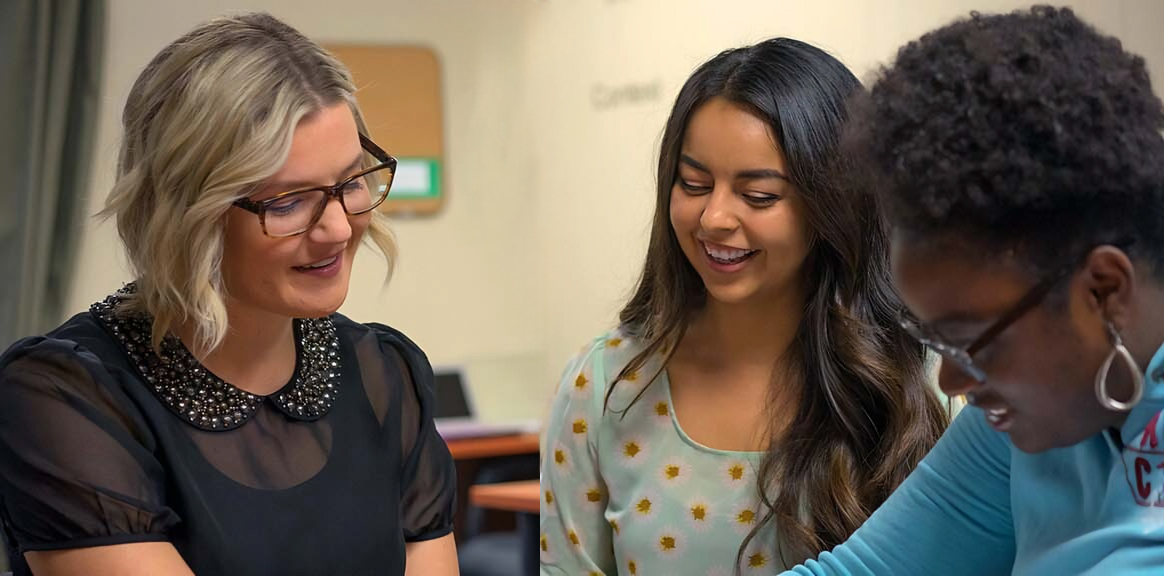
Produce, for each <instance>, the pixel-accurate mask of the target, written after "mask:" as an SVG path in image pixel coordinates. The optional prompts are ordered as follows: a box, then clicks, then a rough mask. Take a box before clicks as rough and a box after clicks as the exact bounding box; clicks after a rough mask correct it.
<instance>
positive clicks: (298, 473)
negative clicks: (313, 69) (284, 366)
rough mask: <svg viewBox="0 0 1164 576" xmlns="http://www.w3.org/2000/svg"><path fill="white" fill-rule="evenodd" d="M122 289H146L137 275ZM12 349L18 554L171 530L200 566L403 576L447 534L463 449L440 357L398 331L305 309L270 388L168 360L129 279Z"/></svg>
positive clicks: (2, 376) (4, 386) (10, 488)
mask: <svg viewBox="0 0 1164 576" xmlns="http://www.w3.org/2000/svg"><path fill="white" fill-rule="evenodd" d="M125 290H130V291H132V290H133V285H132V284H131V285H129V286H128V287H127V288H126V289H125ZM125 290H123V292H119V293H118V294H115V295H113V296H110V297H109V298H108V299H106V300H105V301H104V302H101V303H98V304H95V305H94V306H93V307H92V308H91V309H90V311H89V312H86V313H82V314H78V315H77V316H75V317H73V318H72V319H70V320H69V321H68V322H66V323H65V324H63V325H62V326H60V327H59V328H57V329H56V330H54V331H53V332H51V333H50V334H48V335H47V336H44V337H35V338H27V339H24V340H21V341H20V342H17V343H16V344H14V345H13V346H12V347H11V348H10V349H9V350H8V351H7V352H6V353H5V354H4V355H3V357H0V524H2V526H3V531H4V536H5V540H6V541H7V543H8V547H9V555H10V560H11V563H12V566H13V570H14V571H15V573H16V575H17V576H21V575H25V574H30V572H29V569H28V566H27V564H26V563H25V562H24V559H23V553H24V552H26V551H30V550H57V549H67V548H79V547H89V546H101V545H109V544H124V543H131V542H151V541H164V542H170V543H171V544H173V545H174V547H175V548H176V549H177V550H178V552H179V553H180V554H181V555H182V558H183V559H185V561H186V563H187V564H189V566H190V568H191V569H193V570H194V572H195V573H196V574H199V575H203V574H206V575H213V574H229V575H232V576H233V575H238V576H246V575H259V574H264V575H265V574H272V575H274V574H278V575H295V574H304V575H307V574H311V575H316V574H344V575H347V574H403V573H404V561H405V557H404V543H405V542H415V541H422V540H428V539H433V538H438V537H441V536H444V535H446V534H449V533H451V532H452V516H453V510H454V504H455V503H454V498H455V496H454V495H455V485H456V482H455V478H454V469H453V462H452V459H451V457H450V456H449V452H448V448H447V447H446V446H445V444H444V442H443V441H442V440H441V438H440V436H438V435H437V433H436V430H435V428H434V427H433V423H432V405H433V395H432V392H431V381H432V368H431V367H430V365H429V363H428V360H427V358H426V357H425V356H424V353H423V352H421V350H420V349H419V348H418V347H417V346H416V345H415V344H413V343H412V342H411V341H410V340H408V339H407V338H406V337H405V336H404V335H402V334H401V333H399V332H397V331H395V330H393V329H391V328H388V327H386V326H382V325H377V324H368V325H364V324H358V323H355V322H353V321H351V320H349V319H347V318H345V317H344V316H342V315H339V314H333V315H332V316H330V317H328V318H322V319H313V320H296V321H295V334H296V342H297V348H298V349H297V365H296V371H295V376H294V377H293V378H292V380H291V381H290V382H289V383H288V384H287V385H286V386H285V387H284V388H283V389H281V390H280V391H279V392H277V393H275V394H272V395H271V396H267V397H259V396H253V395H250V394H247V393H245V392H243V391H241V390H239V389H237V388H235V387H233V386H231V385H230V384H228V383H225V382H223V381H222V380H220V379H218V378H217V377H216V376H214V375H213V374H211V373H209V372H208V371H206V370H205V369H204V368H202V367H201V366H200V365H199V364H198V363H197V361H196V360H194V358H193V357H192V356H191V355H190V354H189V352H187V351H186V349H185V348H184V347H183V346H182V344H181V342H180V341H178V340H177V339H176V338H173V337H167V338H166V339H165V340H164V341H163V344H162V355H161V357H160V358H159V356H157V355H156V354H154V353H153V352H152V351H151V348H150V335H149V321H148V319H147V318H144V317H140V316H137V317H134V316H130V315H128V314H124V313H118V312H117V311H116V310H115V309H116V307H117V304H118V302H119V301H120V299H121V298H122V297H123V294H124V292H125Z"/></svg>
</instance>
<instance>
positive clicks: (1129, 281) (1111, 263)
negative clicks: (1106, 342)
mask: <svg viewBox="0 0 1164 576" xmlns="http://www.w3.org/2000/svg"><path fill="white" fill-rule="evenodd" d="M1078 282H1080V283H1082V286H1081V288H1083V289H1084V290H1085V291H1086V293H1087V295H1088V297H1087V302H1086V306H1087V307H1088V308H1089V309H1092V310H1094V311H1095V312H1096V313H1098V314H1099V315H1101V316H1102V317H1103V318H1104V319H1105V320H1107V321H1109V322H1111V323H1112V324H1113V325H1114V326H1115V328H1116V330H1121V329H1122V328H1123V327H1124V326H1126V325H1127V321H1128V319H1129V317H1130V315H1131V314H1132V310H1131V309H1132V304H1133V301H1134V298H1135V295H1136V270H1135V267H1134V266H1133V265H1132V261H1131V259H1130V258H1128V255H1127V254H1126V253H1124V251H1123V250H1120V249H1119V248H1116V247H1114V246H1100V247H1098V248H1096V249H1094V250H1092V251H1091V254H1089V255H1088V256H1087V260H1086V261H1085V262H1084V264H1083V269H1082V273H1081V274H1080V276H1079V279H1078Z"/></svg>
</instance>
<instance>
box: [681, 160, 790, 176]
mask: <svg viewBox="0 0 1164 576" xmlns="http://www.w3.org/2000/svg"><path fill="white" fill-rule="evenodd" d="M679 162H680V163H682V164H686V165H688V166H690V167H692V168H694V169H696V170H699V171H700V172H706V173H708V174H711V170H710V169H709V168H708V167H707V166H704V165H703V164H701V163H700V162H699V161H698V160H696V159H694V158H692V157H690V156H688V155H686V154H680V155H679ZM735 179H736V180H764V179H776V180H788V176H785V175H784V174H783V173H782V172H780V171H779V170H773V169H771V168H757V169H753V170H741V171H739V172H736V175H735Z"/></svg>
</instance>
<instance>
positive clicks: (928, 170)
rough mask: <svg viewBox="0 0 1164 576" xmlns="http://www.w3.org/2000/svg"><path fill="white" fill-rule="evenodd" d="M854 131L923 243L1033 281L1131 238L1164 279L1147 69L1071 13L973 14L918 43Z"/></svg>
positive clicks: (1163, 209)
mask: <svg viewBox="0 0 1164 576" xmlns="http://www.w3.org/2000/svg"><path fill="white" fill-rule="evenodd" d="M853 118H854V123H853V130H854V133H853V135H852V136H854V138H853V139H852V140H851V142H852V143H855V144H858V145H859V146H860V148H861V149H863V150H864V156H865V159H866V160H868V162H867V164H866V166H865V167H866V168H867V169H871V172H863V173H864V175H865V177H867V178H872V180H873V182H872V184H873V185H874V186H875V187H876V188H878V190H879V193H880V195H881V196H882V198H883V200H884V205H885V207H886V210H887V213H888V216H889V218H890V221H891V222H892V224H893V225H894V227H895V228H896V229H898V230H901V231H904V232H906V233H907V234H909V237H911V238H913V239H921V240H938V239H951V238H952V239H955V240H957V241H958V243H960V244H961V245H963V246H966V247H968V248H970V249H971V250H974V251H977V252H979V253H982V254H986V255H992V254H996V253H998V252H1001V251H1002V250H1014V251H1015V252H1016V253H1018V254H1020V255H1021V256H1022V258H1023V260H1025V261H1026V263H1027V264H1030V265H1033V267H1034V269H1036V270H1046V269H1048V268H1050V267H1053V266H1058V265H1061V264H1062V260H1063V258H1065V257H1067V256H1066V255H1067V254H1069V253H1077V252H1080V251H1085V250H1087V249H1089V248H1090V247H1092V246H1095V245H1098V244H1104V243H1114V242H1117V241H1122V240H1125V239H1130V240H1132V241H1134V243H1135V245H1136V250H1137V251H1138V252H1139V255H1140V257H1141V258H1143V259H1144V260H1146V261H1147V263H1149V264H1151V265H1152V266H1151V267H1152V268H1153V269H1155V270H1164V137H1162V135H1161V128H1164V109H1162V107H1161V103H1160V100H1159V99H1158V98H1157V97H1156V96H1155V95H1154V94H1153V93H1152V86H1151V82H1150V81H1149V78H1148V71H1147V69H1146V68H1145V65H1144V60H1143V59H1142V58H1140V57H1139V56H1135V55H1133V54H1129V53H1128V52H1126V51H1124V49H1123V47H1122V46H1121V44H1120V42H1119V40H1117V39H1115V38H1113V37H1110V36H1105V35H1103V34H1100V33H1099V32H1098V31H1096V30H1095V28H1093V27H1092V26H1090V25H1088V24H1087V23H1085V22H1083V21H1081V20H1080V19H1079V18H1078V17H1076V16H1075V14H1074V13H1073V12H1072V11H1071V10H1069V9H1066V8H1062V9H1059V8H1053V7H1049V6H1036V7H1034V8H1031V9H1030V10H1023V11H1018V12H1013V13H1010V14H1001V15H982V14H978V13H976V12H975V13H971V16H970V18H968V19H963V20H959V21H956V22H954V23H952V24H949V25H947V26H945V27H943V28H940V29H938V30H936V31H933V32H931V33H929V34H926V35H925V36H922V37H921V38H920V39H919V40H916V41H914V42H910V43H909V44H907V45H906V46H905V47H903V48H902V49H901V50H900V51H899V52H898V53H897V57H896V60H895V61H894V62H893V64H892V65H891V66H890V67H888V68H884V69H882V70H881V72H880V77H879V78H878V79H877V81H876V83H875V85H874V86H873V88H872V90H871V91H870V93H869V94H868V95H867V96H866V97H865V98H864V101H862V102H859V103H858V104H857V105H856V106H855V109H854V114H853Z"/></svg>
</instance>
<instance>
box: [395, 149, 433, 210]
mask: <svg viewBox="0 0 1164 576" xmlns="http://www.w3.org/2000/svg"><path fill="white" fill-rule="evenodd" d="M396 162H397V164H396V175H395V176H393V178H392V191H391V192H390V195H389V198H392V199H396V200H403V199H406V198H408V199H414V198H415V199H432V200H435V199H438V198H440V196H441V162H440V160H439V159H437V158H415V157H414V158H397V159H396Z"/></svg>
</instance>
